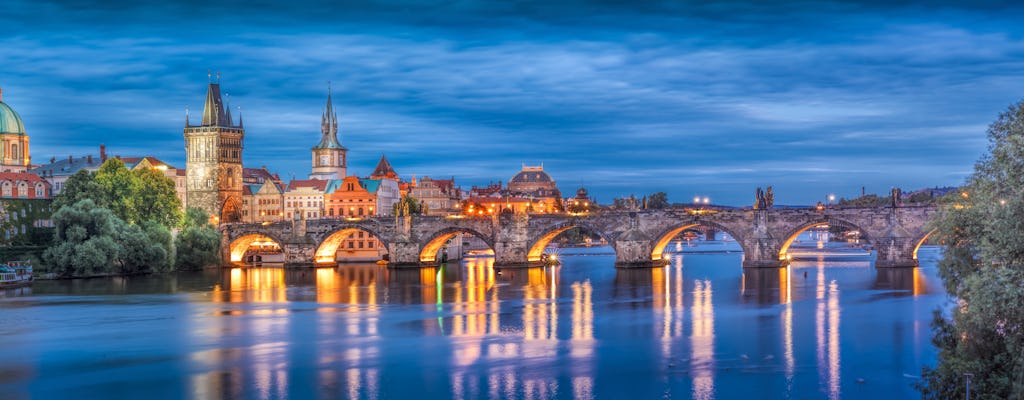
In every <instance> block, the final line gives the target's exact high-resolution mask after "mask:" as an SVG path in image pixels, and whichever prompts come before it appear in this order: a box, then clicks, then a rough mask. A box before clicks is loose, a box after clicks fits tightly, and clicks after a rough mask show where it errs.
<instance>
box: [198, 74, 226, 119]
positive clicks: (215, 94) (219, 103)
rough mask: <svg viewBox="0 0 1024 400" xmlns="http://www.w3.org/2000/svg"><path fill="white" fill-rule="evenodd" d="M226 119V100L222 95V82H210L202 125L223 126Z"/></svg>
mask: <svg viewBox="0 0 1024 400" xmlns="http://www.w3.org/2000/svg"><path fill="white" fill-rule="evenodd" d="M225 120H226V118H225V115H224V101H223V100H222V99H221V96H220V84H219V83H213V82H210V86H209V87H208V88H207V89H206V105H205V106H204V107H203V125H202V126H222V124H223V123H224V122H225Z"/></svg>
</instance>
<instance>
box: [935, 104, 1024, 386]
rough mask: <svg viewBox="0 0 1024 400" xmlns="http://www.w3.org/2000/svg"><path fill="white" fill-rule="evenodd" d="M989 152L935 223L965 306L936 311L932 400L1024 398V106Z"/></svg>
mask: <svg viewBox="0 0 1024 400" xmlns="http://www.w3.org/2000/svg"><path fill="white" fill-rule="evenodd" d="M988 138H989V154H988V155H985V156H983V157H982V158H981V160H979V161H978V163H977V164H976V165H975V169H974V174H973V175H971V177H970V178H968V180H967V184H966V185H965V187H964V188H963V190H962V191H961V192H960V193H951V194H949V195H947V196H945V197H943V198H942V199H940V202H939V203H940V207H939V213H938V216H937V217H936V218H935V220H934V221H933V225H934V228H935V229H936V233H935V236H936V237H937V239H938V240H939V241H940V242H941V243H944V244H945V245H946V247H945V249H944V250H943V258H942V260H941V261H940V262H939V272H940V274H941V275H942V279H943V283H944V285H945V287H946V291H947V292H948V293H949V294H950V295H951V296H953V297H954V298H955V299H956V302H957V306H956V307H953V309H952V310H950V316H949V318H946V317H944V316H943V315H942V313H941V312H936V314H935V319H934V321H933V325H932V327H933V332H934V336H933V343H934V344H935V346H936V347H938V348H939V357H938V364H937V365H936V366H935V367H934V368H930V367H925V369H924V374H923V380H922V382H921V383H920V384H919V389H920V390H921V391H922V394H923V396H924V397H925V398H928V399H952V398H963V397H964V394H965V393H964V387H965V382H964V380H965V378H964V374H968V373H970V374H973V379H972V380H971V394H972V396H971V398H974V399H1007V398H1016V399H1019V398H1024V312H1022V311H1021V310H1024V223H1022V221H1024V102H1020V103H1017V104H1015V105H1013V106H1011V107H1010V108H1009V109H1008V110H1007V111H1006V112H1004V113H1002V114H1000V115H999V118H998V119H997V120H996V121H995V122H994V123H992V125H990V126H989V129H988Z"/></svg>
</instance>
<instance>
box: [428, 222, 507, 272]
mask: <svg viewBox="0 0 1024 400" xmlns="http://www.w3.org/2000/svg"><path fill="white" fill-rule="evenodd" d="M460 233H468V234H470V235H473V236H476V237H478V238H480V240H483V241H484V243H486V244H487V246H488V247H490V248H491V250H494V240H492V238H490V237H488V236H487V235H484V234H482V233H480V232H479V231H477V230H475V229H471V228H462V227H447V228H444V229H441V230H439V231H437V232H434V233H432V234H430V236H429V238H430V240H427V242H426V243H424V244H423V246H422V247H420V255H419V259H420V262H421V263H433V262H436V261H437V252H438V251H440V250H441V248H442V247H444V245H445V244H446V243H448V240H450V239H451V238H453V237H455V236H456V235H458V234H460Z"/></svg>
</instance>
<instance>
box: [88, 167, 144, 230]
mask: <svg viewBox="0 0 1024 400" xmlns="http://www.w3.org/2000/svg"><path fill="white" fill-rule="evenodd" d="M94 179H95V180H96V183H98V184H99V185H100V187H102V188H103V192H104V193H105V194H106V197H107V199H109V204H108V208H110V211H113V212H114V215H116V216H117V217H118V218H120V219H121V220H123V221H128V222H135V221H134V220H133V219H132V218H131V217H132V214H133V213H134V210H133V209H132V203H133V201H132V196H133V195H134V194H135V193H136V190H135V186H136V182H135V181H136V179H135V175H132V172H131V171H129V170H128V168H127V167H125V166H124V163H123V162H121V160H119V159H116V158H110V159H107V161H104V162H103V165H100V169H99V170H97V171H96V175H95V178H94Z"/></svg>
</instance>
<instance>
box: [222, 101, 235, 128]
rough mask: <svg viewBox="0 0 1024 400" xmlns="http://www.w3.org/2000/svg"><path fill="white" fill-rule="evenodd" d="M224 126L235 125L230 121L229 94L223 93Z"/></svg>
mask: <svg viewBox="0 0 1024 400" xmlns="http://www.w3.org/2000/svg"><path fill="white" fill-rule="evenodd" d="M224 124H225V125H227V126H234V125H235V123H234V122H233V121H231V94H230V93H224Z"/></svg>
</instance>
